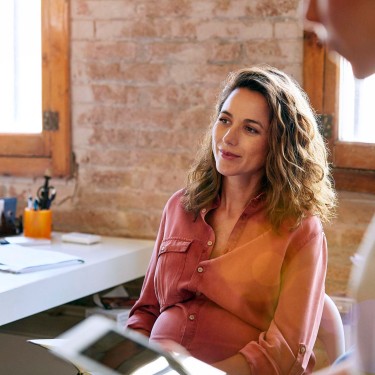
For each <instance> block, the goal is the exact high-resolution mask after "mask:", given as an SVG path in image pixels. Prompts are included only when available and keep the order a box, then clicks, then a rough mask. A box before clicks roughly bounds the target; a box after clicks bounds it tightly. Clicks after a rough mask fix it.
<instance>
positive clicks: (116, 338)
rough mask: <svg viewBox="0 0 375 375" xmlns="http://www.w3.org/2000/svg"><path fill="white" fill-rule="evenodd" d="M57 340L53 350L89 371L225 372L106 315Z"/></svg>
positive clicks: (149, 374) (104, 374)
mask: <svg viewBox="0 0 375 375" xmlns="http://www.w3.org/2000/svg"><path fill="white" fill-rule="evenodd" d="M58 339H59V340H62V341H60V342H59V345H57V346H55V347H53V348H51V351H52V353H54V354H55V355H57V356H59V357H61V358H63V359H65V360H66V361H69V362H71V363H72V364H74V366H76V367H77V368H79V369H80V371H82V372H83V371H84V372H85V373H89V374H101V375H119V374H121V375H161V374H162V375H202V374H205V375H225V373H224V372H222V371H220V370H218V369H216V368H214V367H212V366H210V365H208V364H206V363H204V362H202V361H199V360H197V359H196V358H193V357H189V356H185V355H181V354H177V353H170V352H166V351H164V350H163V349H162V348H161V347H160V346H159V345H156V344H152V343H149V341H148V339H147V338H146V337H145V336H143V335H141V334H139V333H137V332H134V331H132V330H123V329H120V328H118V326H117V325H116V323H115V322H113V321H112V320H110V319H108V318H105V317H103V316H92V317H90V318H87V319H86V320H84V321H83V322H81V323H79V324H78V325H77V326H75V327H73V328H71V329H70V330H69V331H67V332H66V333H64V334H62V335H61V336H59V338H58Z"/></svg>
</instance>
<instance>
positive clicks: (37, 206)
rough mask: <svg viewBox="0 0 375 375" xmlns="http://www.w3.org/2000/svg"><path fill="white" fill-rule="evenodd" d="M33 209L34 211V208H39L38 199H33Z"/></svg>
mask: <svg viewBox="0 0 375 375" xmlns="http://www.w3.org/2000/svg"><path fill="white" fill-rule="evenodd" d="M33 208H34V210H35V211H36V210H38V209H39V201H38V199H36V198H35V199H34V207H33Z"/></svg>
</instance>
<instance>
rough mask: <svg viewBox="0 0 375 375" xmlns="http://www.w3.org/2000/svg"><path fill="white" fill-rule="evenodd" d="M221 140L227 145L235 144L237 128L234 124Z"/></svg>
mask: <svg viewBox="0 0 375 375" xmlns="http://www.w3.org/2000/svg"><path fill="white" fill-rule="evenodd" d="M223 142H224V143H226V144H228V145H235V144H237V142H238V129H236V127H235V126H234V125H232V126H231V127H230V128H228V130H227V131H226V133H225V134H224V137H223Z"/></svg>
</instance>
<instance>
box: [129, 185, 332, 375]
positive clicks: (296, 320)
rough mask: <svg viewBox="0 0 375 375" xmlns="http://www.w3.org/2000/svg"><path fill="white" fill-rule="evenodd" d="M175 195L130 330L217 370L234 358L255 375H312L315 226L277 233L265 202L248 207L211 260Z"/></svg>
mask: <svg viewBox="0 0 375 375" xmlns="http://www.w3.org/2000/svg"><path fill="white" fill-rule="evenodd" d="M181 196H182V191H179V192H177V193H175V194H174V195H173V196H172V197H171V198H170V200H169V201H168V203H167V204H166V207H165V209H164V212H163V216H162V220H161V225H160V229H159V233H158V237H157V240H156V243H155V249H154V252H153V255H152V258H151V261H150V265H149V268H148V271H147V273H146V277H145V281H144V285H143V288H142V293H141V296H140V299H139V300H138V301H137V303H136V304H135V306H134V307H133V309H132V311H131V314H130V318H129V320H128V323H127V326H128V327H130V328H133V329H143V330H146V331H148V332H149V333H150V340H153V341H161V340H163V339H169V340H173V341H175V342H177V343H179V344H181V345H182V346H184V347H185V348H186V349H187V350H188V351H189V352H190V353H191V354H192V355H193V356H195V357H197V358H199V359H201V360H203V361H205V362H208V363H213V362H216V361H220V360H223V359H225V358H228V357H230V356H233V355H235V354H236V353H241V354H242V355H243V356H244V357H245V358H246V360H247V362H248V364H249V367H250V369H251V372H252V374H257V375H260V374H265V375H271V374H303V373H310V372H311V370H312V367H313V366H314V363H315V358H314V355H313V353H312V349H313V346H314V343H315V339H316V336H317V332H318V328H319V324H320V319H321V314H322V309H323V301H324V281H325V274H326V265H327V264H326V262H327V246H326V239H325V235H324V232H323V229H322V225H321V222H320V221H319V219H318V218H317V217H314V216H311V217H308V218H306V219H305V220H303V222H302V224H301V226H299V227H298V228H297V229H296V230H294V231H290V230H289V229H287V227H286V226H283V227H282V228H281V229H280V231H279V233H276V232H275V231H274V230H272V228H271V225H270V223H269V221H268V219H267V218H266V215H265V210H264V201H263V199H262V198H259V197H258V198H257V199H255V200H253V201H251V202H250V204H249V205H248V207H247V208H246V209H245V211H244V212H243V214H242V215H241V217H240V218H239V220H238V222H237V223H236V225H235V227H234V229H233V231H232V233H231V235H230V238H229V241H228V245H227V248H226V252H225V254H224V255H222V256H220V257H217V258H212V259H210V254H211V251H212V248H213V244H214V242H215V233H214V231H213V229H212V227H211V226H210V225H209V224H207V222H206V220H205V217H206V215H207V213H208V212H209V211H210V210H211V209H214V208H215V207H217V205H218V204H219V203H218V202H216V203H215V204H213V206H212V207H207V209H203V210H202V211H201V213H200V215H199V216H198V218H197V219H196V220H194V216H193V215H192V214H191V213H187V212H186V211H185V210H184V209H183V207H182V206H181V203H180V199H181Z"/></svg>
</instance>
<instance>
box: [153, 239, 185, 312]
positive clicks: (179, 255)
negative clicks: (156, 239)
mask: <svg viewBox="0 0 375 375" xmlns="http://www.w3.org/2000/svg"><path fill="white" fill-rule="evenodd" d="M191 243H192V241H191V240H186V239H175V238H173V239H166V240H164V241H163V242H162V243H161V245H160V248H159V253H158V261H157V264H156V270H155V291H156V295H157V297H158V300H159V303H160V305H161V306H163V305H166V304H168V305H169V304H171V303H175V302H177V301H178V300H179V299H180V298H181V297H182V296H181V278H182V275H183V271H184V268H185V265H186V259H187V255H188V250H189V247H190V245H191ZM186 281H188V280H186Z"/></svg>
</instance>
